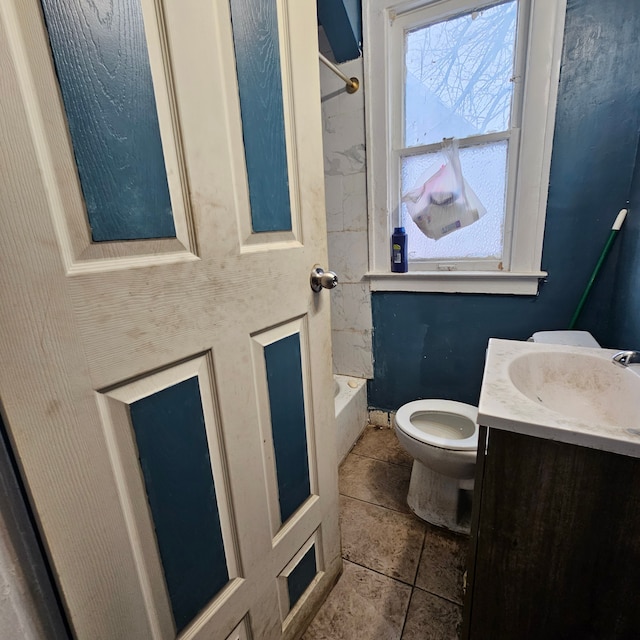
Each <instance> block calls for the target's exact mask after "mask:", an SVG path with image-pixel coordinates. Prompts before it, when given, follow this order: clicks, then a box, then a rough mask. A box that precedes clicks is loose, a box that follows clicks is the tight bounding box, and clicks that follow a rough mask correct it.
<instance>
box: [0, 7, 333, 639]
mask: <svg viewBox="0 0 640 640" xmlns="http://www.w3.org/2000/svg"><path fill="white" fill-rule="evenodd" d="M74 1H75V3H76V5H77V6H78V7H80V9H79V10H83V11H84V9H85V8H87V7H88V9H87V10H93V9H92V8H94V7H95V6H98V5H99V4H100V3H99V2H98V3H96V2H90V1H89V0H74ZM123 3H124V5H126V4H127V3H126V2H124V0H120V1H113V2H106V3H105V2H102V4H103V5H105V6H106V8H107V9H108V11H107V10H105V13H104V14H98V13H96V14H95V15H96V16H97V17H98V18H100V20H102V21H107V22H108V21H109V20H110V19H111V16H112V14H111V13H110V11H111V9H110V7H112V6H113V7H116V6H118V5H123ZM273 4H274V5H275V7H276V12H277V26H278V30H277V39H278V41H277V46H278V47H279V68H280V72H281V91H282V104H283V114H284V133H285V142H286V158H287V172H288V173H287V176H286V178H287V184H288V192H289V198H290V203H289V204H290V209H291V225H290V226H291V228H290V229H284V230H279V231H270V232H269V231H268V232H260V233H256V232H253V231H252V228H253V227H252V217H251V205H250V191H249V183H250V179H249V178H248V173H247V159H246V158H245V145H244V144H243V120H242V116H243V115H244V114H242V113H241V104H240V102H241V100H240V97H239V81H238V77H237V73H236V55H235V52H237V49H236V50H235V52H234V32H233V27H234V25H233V24H232V15H231V14H232V10H231V8H230V5H229V2H228V0H212V1H210V2H202V1H201V0H186V1H180V2H174V1H173V0H171V1H170V0H164V1H163V0H142V2H141V11H142V15H143V16H144V32H145V37H146V43H147V47H148V56H149V60H150V69H151V74H152V77H153V89H154V92H155V103H156V109H157V114H158V122H159V130H160V135H161V139H162V149H163V152H164V164H165V166H166V172H167V183H168V189H169V192H170V195H171V205H172V211H173V216H174V222H175V229H176V234H175V238H160V239H155V240H145V239H133V240H127V241H111V242H93V241H92V239H91V230H90V228H89V224H88V222H87V215H86V206H87V204H86V202H85V200H84V197H83V191H82V188H81V179H82V176H81V175H80V177H79V172H78V168H77V165H76V161H75V158H74V148H73V146H72V141H71V139H70V133H69V131H70V126H69V123H68V120H67V112H66V111H65V104H64V102H63V98H62V93H61V88H60V85H59V83H58V75H57V73H56V68H55V67H54V62H55V61H54V59H53V57H52V50H51V47H50V42H49V36H48V33H47V24H46V23H45V18H44V15H43V11H42V8H41V6H40V3H39V2H38V1H37V0H3V2H2V3H1V4H0V68H1V69H2V73H1V74H0V94H1V95H2V101H1V104H0V163H1V167H2V169H1V171H0V210H1V212H2V214H1V219H0V286H1V290H2V305H1V308H0V358H1V360H0V398H1V401H2V410H3V416H4V418H5V419H6V423H7V426H8V428H9V431H10V436H11V439H12V442H13V445H14V448H15V452H16V455H17V458H18V460H19V464H20V465H21V468H22V472H23V476H24V478H25V482H26V485H27V487H28V491H29V493H30V496H31V499H32V504H33V507H34V511H35V514H36V517H37V519H38V523H39V526H40V529H41V533H42V535H43V538H44V541H45V545H46V548H47V552H48V554H49V557H50V560H51V563H52V566H53V570H54V573H55V578H56V581H57V586H58V588H59V590H60V593H61V595H62V598H63V601H64V604H65V607H66V613H67V616H68V619H69V621H70V624H71V626H72V629H73V631H74V634H75V635H76V637H78V638H80V639H82V640H85V639H86V640H96V639H98V638H104V639H123V638H127V639H132V640H133V639H136V640H137V639H140V640H142V639H147V638H154V639H167V638H175V637H180V638H194V639H195V638H198V639H200V638H238V639H240V638H242V639H248V638H254V640H266V639H269V638H281V637H285V638H293V637H298V636H299V635H300V633H301V629H302V628H303V627H304V625H305V624H306V622H307V621H308V619H309V617H310V616H312V615H313V612H314V611H315V610H316V609H317V607H318V606H319V604H320V603H321V602H322V600H323V599H324V597H325V595H326V592H327V591H328V590H329V589H330V588H331V586H332V584H333V583H334V581H335V579H336V577H337V575H338V573H339V571H340V569H341V560H340V542H339V532H338V517H337V480H336V475H337V474H336V455H335V444H334V441H335V437H334V418H333V391H332V390H333V385H332V380H331V371H330V354H331V345H330V332H329V306H328V305H329V295H330V293H329V292H328V291H322V292H320V293H313V292H312V290H311V288H310V286H309V275H310V272H311V270H312V268H313V267H314V265H316V264H318V263H319V264H321V265H322V266H323V267H325V268H326V267H327V266H328V265H326V259H327V252H326V229H325V221H324V192H323V169H322V147H321V145H322V141H321V131H320V93H319V79H318V62H317V41H316V33H317V26H316V9H315V3H314V2H313V1H312V0H277V1H275V0H274V3H273ZM74 6H75V5H74ZM125 13H126V12H125ZM234 20H235V16H234ZM236 23H237V20H236ZM235 26H237V24H236V25H235ZM235 46H236V47H238V46H242V42H241V38H240V37H239V36H238V34H236V42H235ZM116 49H117V47H116ZM110 53H113V52H110ZM116 53H118V51H117V50H116ZM105 68H106V67H105ZM83 71H84V68H83V67H82V66H79V67H78V73H79V74H82V73H83ZM279 89H280V88H279ZM95 153H96V154H97V155H98V154H100V153H101V151H100V150H99V149H96V152H95ZM97 159H98V160H101V158H99V157H98V158H97ZM265 162H267V163H268V162H269V157H265ZM81 173H82V172H81V171H80V174H81ZM185 478H187V479H188V481H186V480H185ZM203 478H204V480H203ZM205 481H206V482H205ZM201 482H204V483H205V484H206V486H204V485H201ZM185 483H186V484H185ZM189 483H191V484H189ZM198 496H201V497H198ZM202 496H204V497H202ZM203 510H204V511H203ZM205 511H206V513H205V514H204V515H203V513H204V512H205ZM190 518H193V520H190ZM199 518H200V519H199ZM191 522H195V523H196V524H194V525H192V524H190V523H191ZM201 522H204V525H202V529H200V526H201V525H200V524H198V523H201ZM185 540H186V541H189V542H188V543H185ZM216 545H217V546H216ZM194 548H195V549H197V551H196V552H194ZM212 549H214V551H212ZM215 549H217V551H215ZM194 553H196V556H195V557H196V560H198V559H199V558H200V555H199V554H201V558H202V564H203V565H206V567H205V569H202V567H201V566H198V565H199V564H200V563H199V562H197V561H196V562H195V563H194V562H193V560H194ZM190 554H191V555H190ZM216 554H217V555H216ZM189 558H190V560H189ZM188 562H191V564H190V565H189V564H188ZM216 562H217V563H218V564H216ZM207 563H208V564H207ZM220 563H222V564H220ZM207 567H211V568H207ZM196 574H198V576H199V577H197V576H196ZM194 576H195V577H194ZM198 590H199V591H198ZM196 591H198V593H200V595H199V596H197V598H196V600H195V601H194V600H193V598H194V597H195V596H194V593H196ZM198 598H199V600H198Z"/></svg>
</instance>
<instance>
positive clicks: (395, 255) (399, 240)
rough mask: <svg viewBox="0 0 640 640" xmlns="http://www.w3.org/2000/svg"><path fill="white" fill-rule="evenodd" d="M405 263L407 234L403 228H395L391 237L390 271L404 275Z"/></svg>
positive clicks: (407, 268)
mask: <svg viewBox="0 0 640 640" xmlns="http://www.w3.org/2000/svg"><path fill="white" fill-rule="evenodd" d="M408 270H409V266H408V263H407V232H406V231H405V230H404V227H396V228H395V229H394V230H393V235H392V236H391V271H393V272H394V273H406V272H407V271H408Z"/></svg>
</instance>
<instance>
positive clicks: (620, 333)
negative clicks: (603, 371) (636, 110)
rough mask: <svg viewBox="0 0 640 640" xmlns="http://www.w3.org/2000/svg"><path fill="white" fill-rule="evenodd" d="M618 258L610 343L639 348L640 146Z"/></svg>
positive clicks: (628, 347) (620, 237)
mask: <svg viewBox="0 0 640 640" xmlns="http://www.w3.org/2000/svg"><path fill="white" fill-rule="evenodd" d="M619 241H620V259H619V261H618V265H617V271H618V273H617V280H616V283H615V285H616V286H615V293H614V300H613V306H612V309H613V312H612V318H611V324H610V336H611V344H612V345H613V346H616V347H619V348H621V349H640V287H638V284H639V283H640V145H639V146H638V151H637V155H636V166H635V172H634V176H633V182H632V183H631V196H630V198H629V215H628V216H627V220H626V222H625V226H624V231H623V232H622V233H621V234H620V236H619Z"/></svg>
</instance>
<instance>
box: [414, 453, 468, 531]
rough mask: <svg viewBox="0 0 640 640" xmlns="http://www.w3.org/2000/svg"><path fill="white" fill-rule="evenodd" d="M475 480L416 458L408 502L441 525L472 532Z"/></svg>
mask: <svg viewBox="0 0 640 640" xmlns="http://www.w3.org/2000/svg"><path fill="white" fill-rule="evenodd" d="M472 498H473V480H458V479H457V478H450V477H448V476H443V475H442V474H440V473H436V472H435V471H432V470H431V469H429V468H428V467H426V466H425V465H424V464H422V462H420V461H419V460H414V461H413V468H412V470H411V482H410V484H409V493H408V494H407V504H408V505H409V507H410V508H411V510H412V511H413V512H414V513H415V514H416V515H417V516H418V518H421V519H422V520H426V521H427V522H429V523H431V524H435V525H436V526H438V527H444V528H445V529H449V530H450V531H455V532H456V533H465V534H467V535H469V533H470V530H471V500H472Z"/></svg>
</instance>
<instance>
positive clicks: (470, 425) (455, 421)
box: [396, 400, 478, 451]
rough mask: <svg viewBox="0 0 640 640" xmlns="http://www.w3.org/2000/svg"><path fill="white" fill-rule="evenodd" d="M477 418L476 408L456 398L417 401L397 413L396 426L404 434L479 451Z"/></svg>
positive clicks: (455, 448) (451, 447) (441, 445)
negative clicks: (457, 400)
mask: <svg viewBox="0 0 640 640" xmlns="http://www.w3.org/2000/svg"><path fill="white" fill-rule="evenodd" d="M477 420H478V408H477V407H473V406H471V405H469V404H465V403H463V402H454V401H453V400H415V401H414V402H408V403H407V404H405V405H403V406H402V407H400V409H398V412H397V413H396V425H397V427H398V428H399V429H401V430H402V431H403V432H404V434H405V435H407V436H409V437H410V438H413V439H414V440H417V441H418V442H422V443H424V444H429V445H431V446H434V447H439V448H440V449H449V450H451V451H476V450H477V448H478V425H477ZM471 430H472V431H471ZM465 431H467V432H469V431H471V433H468V435H466V434H465Z"/></svg>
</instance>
